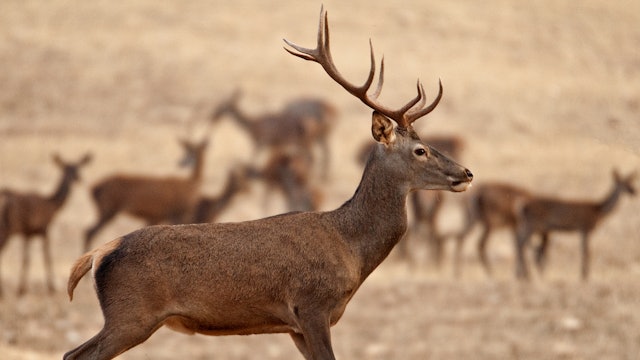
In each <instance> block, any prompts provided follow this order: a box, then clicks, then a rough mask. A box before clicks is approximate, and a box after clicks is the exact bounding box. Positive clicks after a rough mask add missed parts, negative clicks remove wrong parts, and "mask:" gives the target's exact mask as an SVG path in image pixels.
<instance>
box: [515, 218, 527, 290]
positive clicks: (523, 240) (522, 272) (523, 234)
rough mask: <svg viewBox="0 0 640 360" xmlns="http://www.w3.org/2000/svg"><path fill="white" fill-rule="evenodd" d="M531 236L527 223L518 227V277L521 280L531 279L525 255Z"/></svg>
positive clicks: (516, 242) (516, 245) (516, 246)
mask: <svg viewBox="0 0 640 360" xmlns="http://www.w3.org/2000/svg"><path fill="white" fill-rule="evenodd" d="M529 237H531V230H529V228H528V227H527V226H526V225H520V226H519V227H518V231H517V235H516V241H515V248H516V249H515V250H516V278H518V279H520V280H528V279H529V271H528V269H527V261H526V258H525V255H524V249H525V248H526V246H527V243H528V242H529Z"/></svg>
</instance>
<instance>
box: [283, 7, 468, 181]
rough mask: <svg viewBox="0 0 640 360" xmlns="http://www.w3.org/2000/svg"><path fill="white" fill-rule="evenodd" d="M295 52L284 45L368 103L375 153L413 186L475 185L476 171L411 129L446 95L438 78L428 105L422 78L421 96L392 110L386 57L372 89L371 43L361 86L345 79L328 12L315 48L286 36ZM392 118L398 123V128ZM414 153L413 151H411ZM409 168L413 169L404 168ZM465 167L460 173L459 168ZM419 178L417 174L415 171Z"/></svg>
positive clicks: (323, 11)
mask: <svg viewBox="0 0 640 360" xmlns="http://www.w3.org/2000/svg"><path fill="white" fill-rule="evenodd" d="M284 41H285V43H286V44H287V45H289V46H290V47H291V48H292V49H293V50H291V49H288V48H286V47H285V50H287V51H288V52H289V53H290V54H292V55H295V56H297V57H300V58H302V59H305V60H309V61H314V62H317V63H318V64H320V65H321V66H322V68H323V69H324V70H325V72H326V73H327V74H328V75H329V76H330V77H331V78H332V79H333V80H334V81H335V82H337V83H338V84H339V85H340V86H342V87H343V88H344V89H345V90H347V92H349V93H350V94H352V95H353V96H355V97H356V98H358V99H359V100H360V101H362V102H363V103H364V104H365V105H367V106H368V107H370V108H371V109H373V110H374V111H373V115H372V124H371V133H372V135H373V138H374V139H375V140H376V141H377V142H378V143H380V144H382V145H383V147H382V148H380V149H378V150H377V151H374V152H373V153H372V156H376V153H378V152H385V153H386V154H387V155H388V157H389V158H390V159H391V160H392V161H388V162H386V164H385V165H386V166H395V167H397V168H398V169H404V170H400V171H398V172H397V173H399V174H401V173H405V174H406V176H413V178H412V179H413V181H409V179H407V181H408V182H407V184H409V185H408V186H409V187H410V188H411V189H410V190H414V189H436V190H438V189H439V190H452V191H464V190H466V188H467V187H468V186H469V185H470V184H471V180H472V179H473V174H472V173H471V172H470V171H469V170H468V169H464V168H462V167H461V166H460V165H458V164H456V163H455V162H453V161H452V160H450V159H448V158H447V157H445V156H444V155H442V154H441V153H439V152H438V151H437V150H435V149H434V148H432V147H430V146H428V145H427V144H425V143H424V142H422V141H421V140H420V138H419V136H418V134H417V133H416V132H415V130H414V129H413V126H412V124H413V122H414V121H416V120H418V119H419V118H421V117H423V116H425V115H427V114H428V113H430V112H431V111H433V109H435V107H436V106H437V105H438V103H439V102H440V99H441V98H442V82H439V89H438V95H437V96H436V98H435V99H434V100H433V101H432V102H431V103H430V104H429V105H426V96H425V92H424V87H423V86H422V84H421V83H420V81H419V80H418V82H417V92H418V94H417V95H416V97H414V98H413V99H411V100H409V102H407V103H406V104H405V105H404V106H402V107H400V108H398V109H392V108H389V107H387V106H384V105H383V104H381V103H380V102H379V101H378V97H379V96H380V93H381V92H382V85H383V83H384V59H382V61H381V64H380V74H379V78H378V82H377V86H376V88H375V90H374V91H373V92H370V91H369V90H370V88H371V85H373V81H374V77H375V73H376V61H375V56H374V53H373V45H372V44H371V41H369V48H370V59H371V65H370V68H369V75H368V77H367V79H366V80H365V82H364V84H363V85H361V86H356V85H354V84H352V83H350V82H349V81H347V80H346V79H345V78H344V77H343V76H342V75H341V74H340V72H339V71H338V69H337V68H336V66H335V64H334V62H333V59H332V57H331V50H330V41H329V24H328V20H327V12H326V11H325V10H324V8H321V9H320V23H319V26H318V37H317V46H316V48H315V49H308V48H304V47H301V46H298V45H296V44H294V43H292V42H290V41H288V40H286V39H285V40H284ZM392 121H393V122H395V123H396V124H397V126H396V127H394V125H393V123H392ZM408 154H410V155H408ZM407 168H409V169H410V170H411V171H406V169H407ZM461 169H462V171H461ZM416 174H417V175H418V176H417V179H416V178H415V175H416Z"/></svg>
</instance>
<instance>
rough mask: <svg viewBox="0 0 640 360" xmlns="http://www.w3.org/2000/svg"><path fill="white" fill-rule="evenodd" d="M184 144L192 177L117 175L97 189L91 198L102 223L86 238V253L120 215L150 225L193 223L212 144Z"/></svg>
mask: <svg viewBox="0 0 640 360" xmlns="http://www.w3.org/2000/svg"><path fill="white" fill-rule="evenodd" d="M180 144H181V145H182V147H183V149H184V151H185V155H184V158H183V160H182V161H181V165H183V166H193V170H192V172H191V175H190V176H188V177H153V176H145V175H125V174H116V175H111V176H109V177H107V178H105V179H103V180H101V181H99V182H98V183H97V184H95V185H94V186H93V188H92V190H91V195H92V197H93V202H94V203H95V205H96V208H97V210H98V220H97V221H96V223H95V224H94V225H93V226H91V227H90V228H89V229H88V230H87V232H86V234H85V240H84V248H85V250H88V249H89V248H90V247H91V242H92V240H93V238H94V237H95V236H96V234H97V233H98V231H100V229H102V228H103V227H104V226H105V225H107V224H108V223H109V222H110V221H111V220H112V219H113V218H114V217H115V216H116V215H117V214H119V213H125V214H128V215H131V216H134V217H136V218H139V219H141V220H144V221H145V222H146V223H147V224H148V225H152V224H160V223H172V224H179V223H185V222H189V220H190V219H192V217H193V216H194V215H193V211H194V209H195V207H196V204H197V202H198V201H199V200H200V185H201V183H202V177H203V172H204V158H205V156H204V155H205V151H206V149H207V145H208V140H206V139H205V140H202V141H200V142H198V143H193V142H189V141H186V140H181V141H180Z"/></svg>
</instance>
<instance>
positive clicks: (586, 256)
mask: <svg viewBox="0 0 640 360" xmlns="http://www.w3.org/2000/svg"><path fill="white" fill-rule="evenodd" d="M590 258H591V254H590V252H589V234H588V233H587V232H583V233H582V280H583V281H586V280H587V279H588V278H589V262H590V261H591V259H590Z"/></svg>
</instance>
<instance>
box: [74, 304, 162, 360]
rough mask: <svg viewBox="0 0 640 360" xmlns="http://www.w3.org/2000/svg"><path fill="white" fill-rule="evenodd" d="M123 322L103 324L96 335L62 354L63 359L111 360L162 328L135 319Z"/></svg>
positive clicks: (157, 324) (158, 325)
mask: <svg viewBox="0 0 640 360" xmlns="http://www.w3.org/2000/svg"><path fill="white" fill-rule="evenodd" d="M123 316H124V314H123ZM119 320H124V319H119ZM125 321H126V322H121V321H118V322H117V325H113V323H114V322H110V323H109V322H107V323H105V326H104V327H103V328H102V330H100V332H99V333H98V334H96V335H95V336H94V337H92V338H91V339H89V340H88V341H87V342H85V343H84V344H82V345H80V346H78V347H77V348H75V349H73V350H71V351H69V352H67V353H66V354H64V357H63V359H64V360H72V359H92V360H107V359H113V358H114V357H116V356H118V355H120V354H122V353H123V352H125V351H127V350H129V349H131V348H132V347H134V346H136V345H138V344H140V343H142V342H144V341H145V340H147V339H148V338H149V337H150V336H151V335H152V334H153V333H154V332H155V331H156V330H157V329H158V328H160V326H162V324H161V323H155V324H154V323H153V322H141V321H140V319H135V318H134V319H132V318H128V319H126V320H125Z"/></svg>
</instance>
